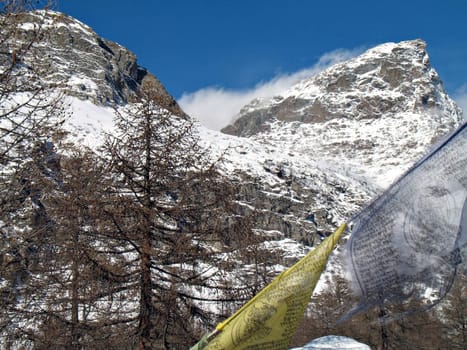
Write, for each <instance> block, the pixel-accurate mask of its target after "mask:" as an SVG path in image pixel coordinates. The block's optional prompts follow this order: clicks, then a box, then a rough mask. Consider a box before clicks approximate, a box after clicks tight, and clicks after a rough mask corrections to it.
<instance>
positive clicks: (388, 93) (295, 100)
mask: <svg viewBox="0 0 467 350" xmlns="http://www.w3.org/2000/svg"><path fill="white" fill-rule="evenodd" d="M425 49H426V44H425V42H424V41H422V40H411V41H403V42H400V43H387V44H382V45H380V46H377V47H375V48H373V49H370V50H368V51H366V52H365V53H363V54H362V55H360V56H358V57H356V58H354V59H352V60H349V61H346V62H343V63H339V64H336V65H334V66H332V67H330V68H328V69H326V70H325V71H323V72H321V73H320V74H318V75H316V76H313V77H310V78H309V79H305V80H302V81H301V82H299V83H298V84H296V85H295V86H293V87H292V88H290V89H289V90H287V91H285V92H283V93H282V94H279V95H277V96H275V97H273V98H272V99H269V100H263V101H261V100H255V101H253V102H252V103H251V104H249V105H247V106H245V107H244V108H243V109H242V112H241V113H240V114H239V115H238V117H237V119H236V121H235V122H234V124H232V125H230V126H227V127H226V128H224V129H223V131H224V132H225V133H228V134H233V135H239V136H251V135H254V134H257V133H261V132H267V131H268V130H270V124H271V123H273V122H275V121H283V122H303V123H324V122H329V121H331V120H335V121H338V120H342V119H353V120H364V121H370V120H375V119H380V118H399V117H400V113H409V112H410V113H416V114H430V113H431V112H434V111H436V114H438V115H439V116H440V117H442V118H444V119H445V120H444V121H445V122H448V124H449V127H452V126H453V125H454V124H455V123H457V121H458V120H459V119H460V118H461V111H460V109H459V108H458V107H457V106H456V105H455V103H454V102H453V101H452V100H451V99H450V98H449V97H448V96H447V95H446V93H445V91H444V89H443V86H442V83H441V80H440V78H439V76H438V74H437V73H436V71H435V70H434V69H433V68H432V67H431V66H430V61H429V57H428V54H427V52H426V50H425ZM431 114H432V113H431ZM442 133H444V130H443V132H441V133H440V134H442Z"/></svg>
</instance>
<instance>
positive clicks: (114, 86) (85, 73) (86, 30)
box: [10, 11, 184, 115]
mask: <svg viewBox="0 0 467 350" xmlns="http://www.w3.org/2000/svg"><path fill="white" fill-rule="evenodd" d="M10 20H11V21H17V22H19V25H18V28H19V31H18V32H17V33H16V35H17V37H16V38H15V40H17V41H18V42H28V38H31V37H32V36H37V35H39V36H40V38H41V40H40V41H39V42H38V43H37V44H35V45H34V50H31V53H33V54H34V57H25V60H26V62H25V63H26V64H28V62H27V60H28V59H30V60H36V61H37V60H39V61H40V63H41V65H42V68H43V71H44V72H45V73H46V76H44V78H46V79H47V80H48V81H50V82H51V83H57V84H59V86H60V87H61V88H62V90H64V91H65V92H66V94H68V95H71V96H77V97H79V98H81V99H88V100H90V101H92V102H93V103H95V104H100V105H115V104H121V103H126V102H127V101H128V100H130V99H131V96H132V94H134V93H135V92H136V91H137V90H138V88H139V87H140V86H141V84H143V82H144V81H146V80H151V81H152V82H153V83H154V85H155V86H156V87H157V89H158V91H159V94H160V104H161V106H163V107H164V108H166V109H168V110H170V111H172V112H173V113H174V114H176V115H184V112H183V111H182V110H181V108H180V107H179V106H178V104H177V103H176V101H175V100H174V99H173V97H172V96H170V95H169V93H168V92H167V91H166V90H165V88H164V86H163V85H162V84H161V83H160V82H159V81H158V79H157V78H156V77H155V76H154V75H152V74H151V73H149V72H148V71H147V70H146V69H145V68H143V67H141V66H139V65H138V63H137V60H136V56H135V55H134V54H133V53H132V52H131V51H129V50H128V49H126V48H124V47H122V46H120V45H119V44H117V43H114V42H112V41H108V40H105V39H103V38H101V37H99V36H98V35H97V34H96V33H95V32H94V31H93V30H92V29H91V28H90V27H88V26H86V25H85V24H83V23H81V22H79V21H77V20H76V19H74V18H71V17H68V16H66V15H64V14H61V13H57V12H52V11H36V12H32V13H23V14H19V15H16V16H12V17H11V19H10Z"/></svg>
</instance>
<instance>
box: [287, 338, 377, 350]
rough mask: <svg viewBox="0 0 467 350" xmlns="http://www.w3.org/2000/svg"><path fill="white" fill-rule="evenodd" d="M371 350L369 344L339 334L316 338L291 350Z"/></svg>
mask: <svg viewBox="0 0 467 350" xmlns="http://www.w3.org/2000/svg"><path fill="white" fill-rule="evenodd" d="M349 349H352V350H371V348H370V347H369V346H368V345H365V344H363V343H360V342H358V341H356V340H354V339H352V338H348V337H343V336H339V335H328V336H326V337H321V338H318V339H315V340H313V341H311V342H309V343H308V344H306V345H304V346H302V347H300V348H293V349H291V350H349Z"/></svg>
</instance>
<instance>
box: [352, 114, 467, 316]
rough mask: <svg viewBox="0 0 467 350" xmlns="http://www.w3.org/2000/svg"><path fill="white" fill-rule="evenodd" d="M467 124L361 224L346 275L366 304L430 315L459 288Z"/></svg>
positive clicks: (466, 207)
mask: <svg viewBox="0 0 467 350" xmlns="http://www.w3.org/2000/svg"><path fill="white" fill-rule="evenodd" d="M466 197H467V124H466V123H464V124H463V125H462V126H461V127H460V128H458V129H457V130H456V131H455V132H454V133H453V134H451V135H450V136H449V137H448V138H447V139H446V140H445V141H444V142H442V143H441V144H440V145H439V146H437V147H436V148H435V149H434V150H433V151H432V152H431V153H429V154H428V155H427V156H426V157H425V158H423V159H422V160H421V161H420V162H418V163H417V164H416V165H415V166H414V167H413V168H412V169H410V170H409V171H408V172H407V173H406V174H405V175H404V176H403V177H402V178H400V179H399V180H398V181H397V182H396V183H395V184H393V185H392V186H391V187H390V188H389V190H388V191H386V192H385V193H384V194H383V195H381V196H380V197H379V198H378V199H376V200H375V201H374V202H373V203H371V204H370V205H369V207H368V208H366V209H365V210H363V211H362V212H361V213H360V214H358V215H357V216H356V217H355V218H354V219H353V220H352V222H353V228H352V234H351V237H350V239H349V241H348V242H347V246H346V261H345V268H346V270H347V276H348V278H349V279H350V280H351V281H352V284H353V289H354V291H355V293H356V295H357V296H358V297H359V299H360V302H359V305H358V306H357V307H356V308H354V309H353V310H352V311H350V313H348V314H347V315H346V316H345V317H344V318H348V317H350V316H352V315H353V314H354V313H356V312H359V311H362V310H365V309H368V308H370V307H372V306H376V305H380V306H382V305H385V304H389V303H390V302H393V301H403V300H407V299H409V298H410V299H412V298H419V299H417V300H423V301H424V303H425V306H424V307H425V308H428V307H430V306H432V305H434V304H436V303H437V302H438V301H439V300H441V299H442V298H443V297H444V296H445V295H446V293H447V292H448V291H449V288H450V286H451V284H452V281H453V279H454V276H455V274H456V269H457V266H458V265H459V263H460V262H461V261H462V258H463V256H462V255H464V259H465V250H466V242H467V222H466V221H467V213H466V211H467V204H466Z"/></svg>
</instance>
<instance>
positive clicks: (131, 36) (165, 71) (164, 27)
mask: <svg viewBox="0 0 467 350" xmlns="http://www.w3.org/2000/svg"><path fill="white" fill-rule="evenodd" d="M58 3H59V4H58V9H59V10H60V11H62V12H65V13H66V14H69V15H71V16H73V17H75V18H77V19H79V20H81V21H82V22H84V23H86V24H88V25H89V26H91V27H92V28H93V29H94V30H95V31H96V32H97V33H98V34H99V35H101V36H102V37H104V38H106V39H109V40H112V41H116V42H118V43H120V44H121V45H123V46H125V47H127V48H129V49H130V50H131V51H133V52H134V53H135V54H136V55H137V57H138V62H139V64H140V65H142V66H144V67H146V68H148V69H149V71H151V72H152V73H153V74H154V75H156V76H157V77H158V78H159V79H160V80H161V82H162V83H163V84H164V85H165V87H166V88H167V90H168V91H169V92H170V93H171V94H172V95H173V96H174V97H175V98H177V99H179V100H183V101H185V102H186V101H189V98H192V97H193V96H197V97H200V96H201V95H200V94H198V95H195V94H196V93H197V92H200V91H201V92H204V95H206V98H208V97H207V96H208V92H212V93H219V92H222V93H227V95H225V94H224V95H223V97H225V98H228V97H229V96H230V97H232V98H234V97H235V96H237V97H238V96H243V95H245V94H247V95H248V96H243V97H244V98H245V99H247V98H249V97H250V96H251V95H252V94H254V93H255V91H256V89H257V88H261V87H264V86H265V85H267V84H269V83H270V82H277V81H278V80H280V79H282V78H283V77H285V78H290V77H292V78H293V77H295V74H296V73H297V72H302V73H303V72H306V71H310V72H314V71H315V70H316V68H317V67H319V66H321V65H322V63H323V56H324V58H326V57H328V58H327V59H328V61H329V62H333V60H334V59H339V58H345V57H347V56H349V55H350V56H351V55H352V54H355V53H357V52H359V51H360V52H361V51H362V50H364V49H367V48H370V47H373V46H376V45H378V44H381V43H385V42H398V41H402V40H410V39H416V38H421V39H424V40H425V41H426V42H427V45H428V46H427V50H428V53H429V55H430V58H431V63H432V65H433V66H434V68H435V69H436V70H437V71H438V73H439V75H440V77H441V79H442V80H443V82H444V85H445V88H446V90H447V91H448V93H449V94H450V95H451V96H452V97H454V98H455V99H456V100H458V101H459V103H460V104H461V105H462V104H463V103H464V104H465V105H467V99H466V96H467V1H465V0H440V1H433V0H423V1H422V0H392V1H375V0H371V1H370V0H364V1H358V0H353V1H349V0H326V1H312V0H282V1H279V0H231V1H228V0H164V1H162V0H133V1H117V0H93V1H91V0H62V1H59V2H58ZM326 55H327V56H326ZM329 57H331V58H329ZM320 59H321V61H320ZM298 76H299V77H302V75H300V74H298ZM290 81H293V79H289V80H288V81H287V83H290ZM229 94H230V95H229ZM217 97H219V96H217ZM210 98H211V100H212V99H213V98H216V95H215V94H214V95H210ZM192 100H193V98H192ZM211 100H206V101H205V102H206V103H208V102H210V101H211ZM202 102H203V101H202V100H200V101H198V103H202ZM211 102H212V101H211ZM239 103H240V102H239ZM239 103H238V104H239ZM242 103H243V100H242ZM182 106H183V104H182ZM213 108H214V107H213ZM230 113H231V112H230Z"/></svg>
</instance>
